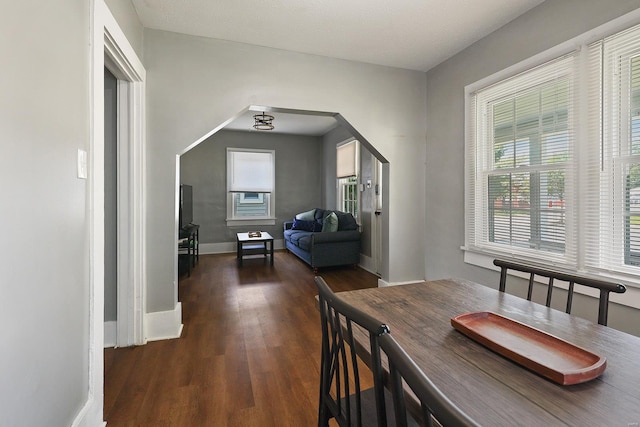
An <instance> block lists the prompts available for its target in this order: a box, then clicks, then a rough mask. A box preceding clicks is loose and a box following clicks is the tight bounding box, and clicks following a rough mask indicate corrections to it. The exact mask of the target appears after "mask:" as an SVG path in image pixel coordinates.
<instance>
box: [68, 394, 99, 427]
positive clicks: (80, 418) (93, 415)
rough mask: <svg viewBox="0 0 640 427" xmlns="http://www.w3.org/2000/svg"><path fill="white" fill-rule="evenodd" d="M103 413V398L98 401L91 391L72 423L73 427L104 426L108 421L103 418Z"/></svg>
mask: <svg viewBox="0 0 640 427" xmlns="http://www.w3.org/2000/svg"><path fill="white" fill-rule="evenodd" d="M102 414H103V412H102V399H100V401H98V400H97V399H96V398H94V397H93V395H92V394H91V393H89V397H88V398H87V401H86V402H85V404H84V405H83V406H82V409H80V412H78V415H77V416H76V418H75V419H74V420H73V423H71V427H96V426H102V427H104V426H106V425H107V423H106V422H105V421H104V420H103V419H102Z"/></svg>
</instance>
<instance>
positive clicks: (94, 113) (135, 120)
mask: <svg viewBox="0 0 640 427" xmlns="http://www.w3.org/2000/svg"><path fill="white" fill-rule="evenodd" d="M90 11H91V18H90V20H91V36H90V39H91V46H90V73H91V75H90V95H89V96H90V100H89V107H90V109H91V110H90V142H89V195H88V210H89V349H88V353H89V354H88V359H89V390H88V396H87V401H86V402H85V404H84V405H83V407H82V408H81V410H80V411H79V413H78V415H77V416H76V418H75V420H74V422H73V424H72V425H73V426H95V425H100V424H102V423H103V399H104V373H103V369H104V357H103V351H104V350H103V346H104V67H105V65H109V66H110V67H114V68H115V70H116V72H117V74H116V77H118V78H123V77H124V78H123V80H127V82H126V83H122V84H119V85H118V86H119V90H118V96H119V97H120V98H121V99H122V100H123V101H122V102H124V103H125V104H126V105H125V107H124V108H123V106H122V105H119V110H120V111H119V113H118V122H119V129H118V137H119V139H121V138H122V137H123V136H124V137H125V139H126V142H122V144H123V145H122V147H121V146H119V147H118V148H119V150H121V151H122V152H123V155H124V158H119V159H118V162H119V167H118V169H119V172H118V180H119V182H118V194H119V196H118V197H119V200H118V203H119V204H120V203H123V205H122V206H121V208H119V211H118V221H121V218H122V217H124V219H123V220H124V223H123V224H124V225H123V226H122V227H119V230H118V240H122V244H123V246H122V247H121V246H120V243H119V246H118V252H119V255H118V264H119V265H118V270H119V272H118V318H119V319H120V320H124V322H122V327H121V326H120V325H119V326H118V332H117V334H118V338H117V339H118V345H120V343H121V342H122V343H123V345H124V343H125V342H126V343H128V344H127V345H131V344H144V342H145V337H144V333H143V331H144V327H143V320H144V313H145V311H146V306H145V280H146V278H145V248H144V229H145V216H144V214H145V212H144V197H143V188H144V176H145V173H144V172H145V158H144V151H145V148H144V143H145V132H144V105H145V99H144V98H145V78H146V71H145V69H144V67H143V66H142V62H141V61H140V60H139V58H138V56H137V55H136V53H135V51H134V50H133V48H132V47H131V45H130V44H129V42H128V40H127V38H126V37H125V35H124V33H123V32H122V30H121V29H120V27H119V26H118V24H117V22H116V20H115V18H114V17H113V15H112V14H111V12H110V11H109V8H108V7H107V6H106V5H105V4H104V1H103V0H91V4H90ZM105 58H107V59H106V60H105ZM111 71H112V72H113V71H114V70H111ZM119 144H120V142H119ZM121 179H124V180H125V182H120V180H121ZM123 186H124V187H123ZM125 234H126V235H125ZM123 235H125V236H124V239H122V236H123ZM120 270H122V274H121V273H120ZM121 296H122V298H123V300H121V299H120V298H121ZM122 301H124V302H122ZM121 309H122V310H124V311H125V312H124V313H123V314H122V316H123V317H122V318H120V316H121V313H120V310H121ZM119 323H120V322H119ZM121 328H122V330H121Z"/></svg>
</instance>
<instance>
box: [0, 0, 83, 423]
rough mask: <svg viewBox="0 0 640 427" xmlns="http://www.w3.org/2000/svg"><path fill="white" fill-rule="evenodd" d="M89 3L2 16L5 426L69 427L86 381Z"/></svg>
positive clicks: (24, 3) (9, 10)
mask: <svg viewBox="0 0 640 427" xmlns="http://www.w3.org/2000/svg"><path fill="white" fill-rule="evenodd" d="M89 7H90V2H88V1H86V0H64V1H56V2H43V1H40V0H21V1H15V2H4V4H3V6H2V13H1V14H0V28H2V34H3V35H2V37H0V56H1V57H2V58H3V61H2V68H1V71H0V94H1V96H0V129H2V132H1V133H0V140H1V142H0V189H1V191H0V193H1V194H2V209H0V221H1V222H2V224H3V225H4V227H3V233H2V237H3V243H2V245H0V272H1V279H0V280H1V284H0V289H1V291H2V292H1V293H2V298H1V302H0V325H2V328H1V331H2V332H0V342H1V345H2V350H0V424H2V425H6V426H45V425H46V426H68V425H71V423H72V422H73V421H74V419H75V418H76V415H77V413H78V412H79V411H80V409H81V408H82V406H83V405H84V403H85V402H86V401H87V397H88V396H87V395H88V387H89V386H88V384H89V378H88V373H89V368H88V357H89V350H88V349H89V314H88V310H89V252H88V248H89V223H88V197H87V194H88V192H87V191H88V190H87V189H88V182H87V181H86V180H81V179H78V178H77V177H76V156H77V150H78V149H79V148H81V149H84V150H88V149H89V135H90V133H89V110H90V108H89V92H90V91H89V88H90V86H89V83H90V82H89V76H90V70H89V64H90V58H89V48H90V44H89V36H90V33H89V27H90V10H89Z"/></svg>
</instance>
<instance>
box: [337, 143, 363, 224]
mask: <svg viewBox="0 0 640 427" xmlns="http://www.w3.org/2000/svg"><path fill="white" fill-rule="evenodd" d="M359 148H360V147H359V146H358V141H357V140H352V141H349V142H346V143H344V144H340V145H338V147H337V150H336V151H337V153H336V165H337V167H336V179H337V186H338V191H337V193H338V194H337V196H338V209H339V210H341V211H343V212H349V213H351V214H352V215H353V217H354V218H356V219H358V210H359V203H358V202H359V197H360V193H359V192H358V155H359Z"/></svg>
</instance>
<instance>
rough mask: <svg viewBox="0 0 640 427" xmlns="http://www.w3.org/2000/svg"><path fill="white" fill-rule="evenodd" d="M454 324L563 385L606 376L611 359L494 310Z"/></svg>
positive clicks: (461, 318)
mask: <svg viewBox="0 0 640 427" xmlns="http://www.w3.org/2000/svg"><path fill="white" fill-rule="evenodd" d="M451 325H452V326H453V327H454V328H455V329H457V330H458V331H460V332H462V333H463V334H465V335H467V336H468V337H469V338H471V339H473V340H475V341H477V342H479V343H480V344H483V345H484V346H486V347H488V348H489V349H491V350H493V351H495V352H496V353H498V354H500V355H502V356H504V357H506V358H508V359H511V360H512V361H514V362H516V363H518V364H520V365H522V366H524V367H526V368H528V369H530V370H532V371H533V372H536V373H537V374H539V375H542V376H544V377H546V378H548V379H550V380H551V381H554V382H556V383H558V384H562V385H571V384H579V383H583V382H586V381H589V380H592V379H594V378H596V377H598V376H599V375H600V374H602V373H603V372H604V370H605V368H606V367H607V359H606V358H605V357H602V356H599V355H597V354H594V353H591V352H590V351H587V350H585V349H583V348H582V347H578V346H576V345H573V344H571V343H569V342H567V341H565V340H562V339H560V338H558V337H556V336H553V335H551V334H548V333H546V332H544V331H541V330H539V329H536V328H532V327H531V326H528V325H525V324H524V323H520V322H518V321H515V320H513V319H509V318H508V317H504V316H501V315H499V314H496V313H493V312H490V311H479V312H473V313H467V314H461V315H460V316H456V317H453V318H452V319H451Z"/></svg>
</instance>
